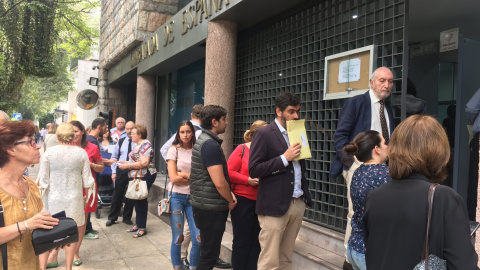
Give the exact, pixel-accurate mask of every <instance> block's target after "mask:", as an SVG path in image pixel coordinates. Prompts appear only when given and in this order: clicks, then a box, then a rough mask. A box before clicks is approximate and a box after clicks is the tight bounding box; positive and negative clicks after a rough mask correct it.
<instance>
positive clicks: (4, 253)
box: [0, 201, 8, 270]
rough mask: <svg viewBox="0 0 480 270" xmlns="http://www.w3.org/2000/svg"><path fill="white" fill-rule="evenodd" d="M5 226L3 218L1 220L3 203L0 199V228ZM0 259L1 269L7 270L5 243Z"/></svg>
mask: <svg viewBox="0 0 480 270" xmlns="http://www.w3.org/2000/svg"><path fill="white" fill-rule="evenodd" d="M1 227H5V220H3V205H2V202H1V201H0V228H1ZM2 261H3V270H8V256H7V243H4V244H3V245H2Z"/></svg>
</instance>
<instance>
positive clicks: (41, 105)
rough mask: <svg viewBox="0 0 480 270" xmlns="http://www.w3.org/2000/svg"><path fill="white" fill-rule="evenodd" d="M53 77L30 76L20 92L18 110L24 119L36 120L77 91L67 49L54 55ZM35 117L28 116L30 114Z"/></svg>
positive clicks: (59, 50) (60, 50)
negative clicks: (70, 93)
mask: <svg viewBox="0 0 480 270" xmlns="http://www.w3.org/2000/svg"><path fill="white" fill-rule="evenodd" d="M54 62H55V67H54V69H55V70H54V72H55V74H56V75H55V76H53V77H45V78H42V77H37V76H28V77H27V78H26V80H25V83H24V84H23V87H22V89H21V90H20V92H21V93H22V96H21V97H20V100H19V105H20V107H19V108H18V111H19V112H21V113H22V116H23V119H30V120H34V116H38V117H40V116H43V115H45V114H47V113H49V112H51V111H52V110H53V109H55V107H57V104H58V103H59V102H62V101H65V100H66V98H67V97H68V92H70V91H75V89H74V87H73V84H74V78H73V74H72V73H71V72H70V71H69V70H68V65H69V58H68V55H67V53H66V51H65V50H63V49H58V50H57V53H56V54H55V55H54ZM30 115H31V116H32V117H33V118H27V117H28V116H30Z"/></svg>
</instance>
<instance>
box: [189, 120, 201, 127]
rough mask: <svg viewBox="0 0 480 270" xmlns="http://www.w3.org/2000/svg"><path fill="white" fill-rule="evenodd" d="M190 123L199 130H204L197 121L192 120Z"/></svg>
mask: <svg viewBox="0 0 480 270" xmlns="http://www.w3.org/2000/svg"><path fill="white" fill-rule="evenodd" d="M190 123H192V125H194V126H197V127H199V128H202V126H201V125H200V123H198V122H197V121H193V120H190Z"/></svg>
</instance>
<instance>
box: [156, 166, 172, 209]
mask: <svg viewBox="0 0 480 270" xmlns="http://www.w3.org/2000/svg"><path fill="white" fill-rule="evenodd" d="M167 176H168V174H167ZM167 182H168V181H167V177H165V188H164V189H163V199H161V200H160V201H159V202H158V216H161V215H162V214H163V213H165V214H170V213H171V212H172V209H171V208H170V199H172V190H173V183H172V188H171V189H170V193H169V195H168V198H165V191H166V189H167Z"/></svg>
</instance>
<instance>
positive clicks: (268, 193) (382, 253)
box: [0, 68, 478, 269]
mask: <svg viewBox="0 0 480 270" xmlns="http://www.w3.org/2000/svg"><path fill="white" fill-rule="evenodd" d="M391 78H392V79H393V75H392V74H391V71H390V70H388V69H386V68H379V69H377V70H376V71H375V72H374V74H373V75H372V79H371V80H370V84H371V88H372V89H371V91H369V92H367V93H366V94H365V95H364V96H361V97H360V98H357V99H355V98H353V99H350V100H349V101H348V102H347V103H346V104H345V105H346V106H347V107H349V106H350V107H352V108H343V109H342V112H341V114H340V118H339V129H338V130H337V132H336V134H335V138H336V139H337V138H340V137H339V136H341V134H343V135H342V136H346V137H349V136H352V134H354V133H356V134H355V137H354V138H353V140H350V141H347V142H346V143H345V144H343V145H342V147H341V148H340V149H341V152H342V154H341V161H342V163H343V164H345V167H344V168H345V169H346V170H344V175H346V176H347V177H349V178H350V180H347V181H350V183H348V182H347V184H349V185H348V190H349V194H348V197H349V199H350V200H349V203H350V206H351V208H352V209H353V211H352V212H353V213H352V222H349V225H350V224H351V227H352V228H353V233H352V234H351V235H350V236H349V237H348V241H347V257H346V258H347V259H346V263H348V265H350V267H352V268H353V269H366V268H367V267H368V269H412V268H413V267H415V265H416V264H417V263H418V262H420V260H421V255H422V250H423V249H424V236H425V235H424V234H425V226H426V223H427V222H426V219H427V217H426V215H425V213H426V209H427V202H426V201H427V192H426V191H428V187H429V186H430V183H431V182H435V181H442V180H443V179H444V178H445V172H444V168H445V165H446V163H447V162H448V158H449V156H450V153H449V151H450V148H449V146H448V139H447V137H446V134H445V131H444V130H443V128H442V127H441V125H440V124H439V123H438V122H437V121H436V120H435V119H434V118H432V117H430V116H426V115H414V116H411V117H409V118H407V119H406V120H405V121H403V122H402V123H400V124H399V126H398V127H397V128H396V129H395V131H392V130H393V129H394V123H393V122H388V121H386V118H387V117H386V116H385V114H386V113H389V111H388V104H385V103H384V102H383V101H384V99H385V98H386V97H388V95H389V94H390V91H391V84H392V79H391ZM362 98H363V99H365V100H367V101H368V102H364V103H362V102H360V101H361V99H362ZM374 98H376V100H374ZM372 101H373V102H374V103H378V104H376V105H375V106H372V104H371V103H370V106H367V105H365V106H367V108H368V109H372V112H371V114H370V116H372V120H373V121H372V123H371V124H370V126H369V128H366V129H367V130H363V131H361V130H360V129H361V128H365V125H362V126H361V127H360V126H359V128H356V127H355V123H349V127H348V126H347V125H346V123H345V121H346V120H345V119H346V118H347V117H357V116H358V114H353V115H352V114H351V113H352V111H354V110H360V111H363V112H364V113H365V111H364V109H361V107H362V106H364V105H362V104H369V102H372ZM377 105H378V106H377ZM344 107H345V106H344ZM376 107H379V112H378V110H377V108H376ZM300 108H301V102H300V99H299V98H298V97H297V96H296V95H294V94H292V93H284V94H281V95H280V96H278V97H277V98H276V100H275V115H276V118H275V121H273V122H272V123H271V124H268V125H264V124H263V123H261V125H262V126H261V127H257V129H255V127H254V126H252V128H251V130H253V132H254V133H255V136H253V139H252V143H251V145H248V146H247V145H241V146H239V147H241V149H242V151H241V154H240V162H242V164H240V166H238V162H239V161H238V153H235V154H236V155H232V161H231V162H230V163H231V164H232V166H228V165H227V161H226V158H225V155H224V154H223V151H222V149H221V147H220V146H221V144H222V140H221V139H220V138H219V137H218V135H220V134H222V133H224V132H225V129H226V127H227V125H228V122H227V121H226V114H227V111H226V110H225V109H224V108H222V107H220V106H216V105H208V106H205V107H204V108H203V109H202V111H201V126H202V127H203V129H202V131H201V134H199V135H198V138H197V139H194V138H195V137H194V136H193V131H194V127H193V125H192V123H191V122H188V121H184V122H182V123H181V124H180V125H179V128H178V130H177V135H176V136H177V137H178V140H176V141H175V142H174V143H173V146H171V147H170V148H168V151H167V158H166V160H167V162H168V165H169V175H170V177H171V179H172V183H173V186H171V187H172V188H175V185H178V186H179V187H177V188H180V189H181V188H182V187H185V188H186V186H187V185H186V184H187V183H188V187H189V194H190V195H188V194H187V193H185V190H183V192H184V193H182V192H176V191H179V190H178V189H177V190H176V191H174V190H172V192H171V195H172V197H175V199H179V202H180V203H179V204H177V203H173V201H175V200H174V199H173V198H172V208H173V205H175V207H176V206H179V208H178V210H173V209H172V210H173V211H174V212H173V214H172V217H171V224H172V246H171V255H172V264H173V267H174V269H180V268H183V267H182V262H181V259H180V260H179V258H180V255H179V253H180V252H179V244H181V240H182V234H181V233H182V232H181V231H179V230H178V231H176V230H174V229H175V228H174V227H178V225H180V227H182V222H184V217H183V216H182V215H180V214H181V213H179V212H183V215H186V218H187V220H188V222H189V223H190V230H191V231H192V229H193V237H194V240H193V241H192V242H193V244H194V245H193V246H194V247H192V251H191V253H190V266H189V267H190V268H191V269H195V267H196V269H212V268H213V266H214V264H215V261H216V260H217V259H218V255H219V251H220V243H221V239H222V235H223V232H224V230H225V221H226V218H227V215H228V212H229V211H235V209H236V207H238V205H239V198H238V197H242V194H241V192H239V190H238V189H237V194H235V190H236V188H237V184H245V183H244V179H245V176H247V177H248V178H247V181H246V185H250V186H252V187H253V186H256V185H255V184H256V183H258V191H257V192H258V193H257V197H256V201H255V213H256V214H257V215H258V223H259V225H260V231H259V233H258V235H257V236H256V239H258V242H259V245H260V249H259V250H258V253H259V254H258V260H257V263H256V264H254V263H252V261H253V262H255V260H254V259H252V258H254V256H257V255H256V254H246V253H243V254H242V252H240V251H237V252H236V251H235V249H236V248H235V247H238V245H236V244H235V242H236V240H235V238H237V240H239V239H238V238H239V237H243V236H241V235H243V234H242V233H244V232H245V231H243V232H239V231H241V230H236V229H235V228H234V251H233V252H234V255H233V256H235V257H236V259H232V263H233V264H234V265H233V266H234V268H235V269H252V268H256V269H283V268H286V269H288V268H289V267H290V266H291V256H292V253H293V247H294V244H295V239H296V236H297V234H298V230H299V228H300V224H301V221H302V217H303V214H304V211H305V208H306V206H307V205H311V204H312V201H311V198H310V194H309V191H308V185H307V181H306V178H305V174H304V173H305V164H304V161H303V160H300V161H298V160H296V158H297V157H298V156H299V155H300V149H301V147H300V144H299V143H295V144H292V145H291V144H290V142H289V140H288V136H287V134H286V121H288V120H296V119H299V111H300ZM345 109H346V110H345ZM349 109H350V111H349ZM373 110H376V113H373ZM367 114H368V113H367ZM377 117H378V119H376V118H377ZM374 119H376V120H374ZM353 122H355V121H353ZM265 124H266V123H265ZM349 129H350V132H353V133H348V131H349ZM372 130H373V131H372ZM357 131H359V132H358V133H357ZM253 132H252V133H253ZM337 133H338V134H337ZM131 138H132V141H134V142H136V143H137V146H136V147H135V149H136V151H135V149H134V150H133V151H132V152H131V153H130V158H129V162H128V163H127V162H117V163H118V166H119V168H120V169H123V170H134V171H135V170H140V171H142V174H143V175H147V179H148V177H152V178H151V180H150V182H151V183H153V181H152V180H154V179H155V178H154V177H153V175H154V174H155V173H156V170H155V168H154V166H153V150H152V146H151V143H150V142H148V141H147V140H146V129H144V127H142V126H134V127H133V128H132V132H131ZM27 141H28V140H27ZM195 141H196V143H193V142H195ZM246 142H247V139H246ZM341 142H345V140H343V139H342V140H339V141H338V144H337V140H336V141H335V143H336V147H337V154H338V149H339V148H338V146H340V144H341ZM16 143H24V141H20V142H16ZM247 143H248V142H247ZM30 144H31V145H32V146H34V145H35V143H34V142H31V143H30ZM387 145H388V146H387ZM239 147H237V149H236V151H237V152H240V148H239ZM33 148H34V149H35V148H36V147H33ZM246 148H248V151H246ZM37 149H38V148H37ZM190 149H191V152H192V153H191V159H188V158H187V157H186V156H188V151H189V150H190ZM179 150H180V152H184V150H185V152H186V153H183V154H186V155H185V156H184V157H181V155H180V154H179ZM37 151H38V150H37ZM245 152H248V153H247V159H248V162H247V163H246V165H248V166H247V167H248V174H246V172H245V168H247V167H245V168H243V169H242V166H243V160H244V157H245ZM347 156H348V157H350V159H348V158H347ZM387 158H389V167H388V169H387V167H386V166H385V165H382V164H383V163H384V162H385V161H386V160H387ZM235 159H236V160H235ZM179 160H180V163H179ZM188 161H190V164H188ZM352 164H357V167H358V168H354V169H352ZM95 165H96V164H95V162H93V164H92V163H90V166H91V167H92V168H93V169H94V168H95ZM98 165H99V164H98ZM235 165H237V166H235ZM102 166H103V165H102ZM188 166H190V172H189V173H188V172H186V171H188V169H187V168H188ZM231 168H232V169H231ZM234 168H238V170H235V169H234ZM339 168H341V167H338V166H332V169H333V170H334V173H338V171H339ZM183 170H186V171H185V172H182V171H183ZM235 172H242V173H243V176H239V175H237V174H236V173H235ZM132 173H133V172H132V171H130V172H129V173H128V175H129V176H130V178H132V177H131V176H132ZM135 173H138V172H135ZM389 174H390V176H389ZM230 175H232V176H234V177H233V178H235V177H238V178H237V179H236V180H234V181H232V180H231V176H230ZM347 177H346V178H347ZM147 179H146V180H147ZM390 179H392V180H390ZM235 181H236V182H235ZM147 183H149V181H148V180H147ZM232 184H233V185H232ZM150 186H151V184H149V187H150ZM247 187H248V186H247ZM232 191H233V192H232ZM412 194H414V195H415V196H414V197H412V200H410V201H405V198H408V197H409V196H410V195H412ZM243 195H246V194H243ZM287 195H288V196H287ZM237 196H238V197H237ZM176 197H178V198H176ZM247 199H248V198H247ZM241 200H243V199H241ZM251 201H252V199H250V201H246V200H245V201H244V202H243V204H242V207H244V208H243V209H246V208H248V207H250V208H249V209H251V205H252V204H253V203H252V202H251ZM145 202H146V201H145ZM135 204H136V205H138V206H139V207H136V211H137V225H136V226H134V227H133V228H132V229H131V230H130V231H131V232H136V235H135V236H136V237H141V236H143V235H145V234H146V233H147V231H146V224H145V223H143V218H142V211H143V209H142V206H143V205H144V202H141V201H137V202H135ZM147 204H148V203H147ZM190 207H191V211H192V215H193V222H191V220H192V218H191V217H190V218H189V213H188V212H189V210H188V209H189V208H190ZM238 210H242V208H238ZM414 210H415V211H414ZM145 211H146V208H145ZM175 211H176V212H177V213H175ZM250 211H251V210H250ZM250 211H249V212H248V213H249V214H252V213H251V212H250ZM175 214H179V216H176V215H175ZM234 215H235V213H232V223H234V221H233V219H234V218H233V216H234ZM47 216H48V213H47ZM451 217H455V218H454V220H453V219H451ZM85 219H87V217H85ZM250 220H251V221H252V222H251V223H250V225H252V226H255V225H256V224H255V223H256V222H255V220H254V219H250ZM432 220H433V222H432V229H431V231H432V233H433V232H435V235H436V237H431V238H430V241H429V245H430V250H431V252H430V253H431V254H434V255H436V256H438V257H439V258H441V259H444V260H446V264H447V267H448V268H449V269H477V268H476V263H477V259H478V258H477V255H476V254H475V251H474V249H473V246H472V245H471V243H470V237H469V230H468V218H467V215H466V208H465V205H464V203H463V200H462V199H461V197H460V196H459V195H458V194H457V193H456V192H455V191H453V190H452V189H450V188H448V187H443V186H442V187H438V188H437V193H436V195H435V197H434V204H433V213H432ZM243 221H244V220H242V222H243ZM145 222H146V214H145ZM235 223H236V222H235ZM144 224H145V225H144ZM237 224H238V223H237ZM237 224H234V225H233V226H234V227H235V226H236V225H237ZM17 227H18V224H17ZM25 227H27V225H26V224H25ZM360 227H362V228H360ZM237 228H238V227H237ZM196 229H198V230H199V233H200V235H196ZM18 231H19V233H20V232H21V229H20V227H18ZM0 232H1V230H0ZM392 232H396V233H395V235H392ZM397 232H398V233H397ZM249 233H250V235H253V236H255V230H252V231H250V232H249ZM386 239H391V241H386ZM362 241H363V243H362ZM195 242H196V243H195ZM400 242H402V243H401V245H400V246H402V248H400V249H399V243H400ZM80 243H81V242H79V244H80ZM199 243H200V247H199V249H200V250H199V252H198V254H199V255H197V249H198V244H199ZM237 243H238V241H237ZM253 245H255V243H253ZM78 246H79V245H78ZM252 247H253V248H252V249H253V250H255V248H254V246H252ZM237 250H238V249H237ZM362 252H363V253H362ZM75 255H77V256H78V254H75ZM251 255H254V256H253V257H251ZM197 256H198V258H197ZM240 258H241V262H240V263H243V264H248V265H249V266H248V265H244V266H241V265H240V263H239V262H238V259H240ZM197 259H198V260H197ZM195 264H196V265H195ZM242 267H245V268H242Z"/></svg>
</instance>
